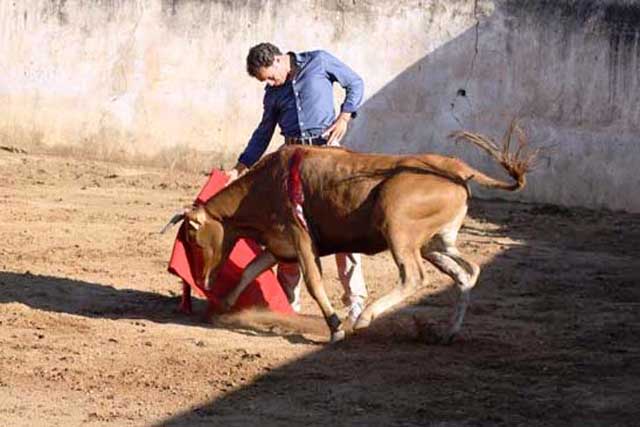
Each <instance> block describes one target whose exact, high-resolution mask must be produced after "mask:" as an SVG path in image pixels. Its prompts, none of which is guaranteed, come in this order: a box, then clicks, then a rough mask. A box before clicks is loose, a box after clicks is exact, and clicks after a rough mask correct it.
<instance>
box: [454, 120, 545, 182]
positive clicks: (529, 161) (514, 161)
mask: <svg viewBox="0 0 640 427" xmlns="http://www.w3.org/2000/svg"><path fill="white" fill-rule="evenodd" d="M514 135H515V137H516V139H517V147H516V148H515V150H511V149H510V145H511V140H512V138H513V136H514ZM449 136H450V137H451V138H453V139H455V140H456V141H467V142H470V143H472V144H474V145H476V146H478V147H480V148H482V149H483V150H484V151H486V152H487V153H489V155H490V156H491V157H493V158H494V159H495V160H496V161H497V162H498V163H500V165H502V167H503V168H504V169H505V170H506V171H507V173H508V174H509V175H510V176H511V177H512V178H513V179H514V180H515V182H506V181H502V180H500V179H496V178H492V177H490V176H488V175H486V174H484V173H482V172H480V171H478V170H476V169H475V168H472V167H470V166H469V169H470V170H469V171H468V173H467V174H465V175H467V176H466V178H467V179H468V180H471V181H475V182H477V183H478V184H480V185H482V186H485V187H490V188H497V189H500V190H505V191H518V190H520V189H522V188H523V187H524V186H525V185H526V183H527V179H526V174H527V172H529V171H530V170H531V169H532V168H533V167H534V165H535V161H536V159H537V157H538V153H539V150H529V149H527V145H528V141H527V138H526V136H525V134H524V131H523V130H522V128H520V126H518V124H517V122H516V121H515V120H514V121H512V122H511V125H510V126H509V129H508V130H507V132H506V133H505V136H504V138H503V139H502V147H498V146H497V145H496V144H495V143H494V142H493V141H492V140H491V139H489V138H487V137H485V136H483V135H480V134H477V133H472V132H466V131H458V132H454V133H452V134H451V135H449Z"/></svg>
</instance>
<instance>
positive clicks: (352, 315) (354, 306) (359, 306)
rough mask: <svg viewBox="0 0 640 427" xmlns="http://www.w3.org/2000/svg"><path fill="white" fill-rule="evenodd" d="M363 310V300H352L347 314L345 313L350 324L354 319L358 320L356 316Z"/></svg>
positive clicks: (353, 322)
mask: <svg viewBox="0 0 640 427" xmlns="http://www.w3.org/2000/svg"><path fill="white" fill-rule="evenodd" d="M363 311H364V301H359V300H358V301H354V302H352V303H351V306H350V307H349V314H347V319H348V321H349V323H350V324H352V325H353V324H355V323H356V320H358V317H360V315H361V314H362V312H363Z"/></svg>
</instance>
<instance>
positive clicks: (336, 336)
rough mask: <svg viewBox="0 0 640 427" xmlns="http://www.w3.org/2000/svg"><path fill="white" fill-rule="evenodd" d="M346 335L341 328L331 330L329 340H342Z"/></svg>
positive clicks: (333, 341)
mask: <svg viewBox="0 0 640 427" xmlns="http://www.w3.org/2000/svg"><path fill="white" fill-rule="evenodd" d="M346 336H347V334H346V332H345V331H343V330H339V331H335V332H332V333H331V342H332V343H335V342H339V341H342V340H343V339H345V338H346Z"/></svg>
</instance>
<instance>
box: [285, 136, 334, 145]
mask: <svg viewBox="0 0 640 427" xmlns="http://www.w3.org/2000/svg"><path fill="white" fill-rule="evenodd" d="M284 143H285V144H286V145H325V144H326V143H327V140H326V139H324V138H323V137H321V136H314V137H309V138H291V137H285V139H284Z"/></svg>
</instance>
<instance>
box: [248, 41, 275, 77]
mask: <svg viewBox="0 0 640 427" xmlns="http://www.w3.org/2000/svg"><path fill="white" fill-rule="evenodd" d="M276 55H282V52H280V49H278V48H277V47H276V46H274V45H272V44H271V43H260V44H257V45H255V46H254V47H252V48H251V49H249V54H248V55H247V73H249V75H250V76H251V77H257V75H258V69H260V67H270V66H271V65H273V61H274V59H275V56H276Z"/></svg>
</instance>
